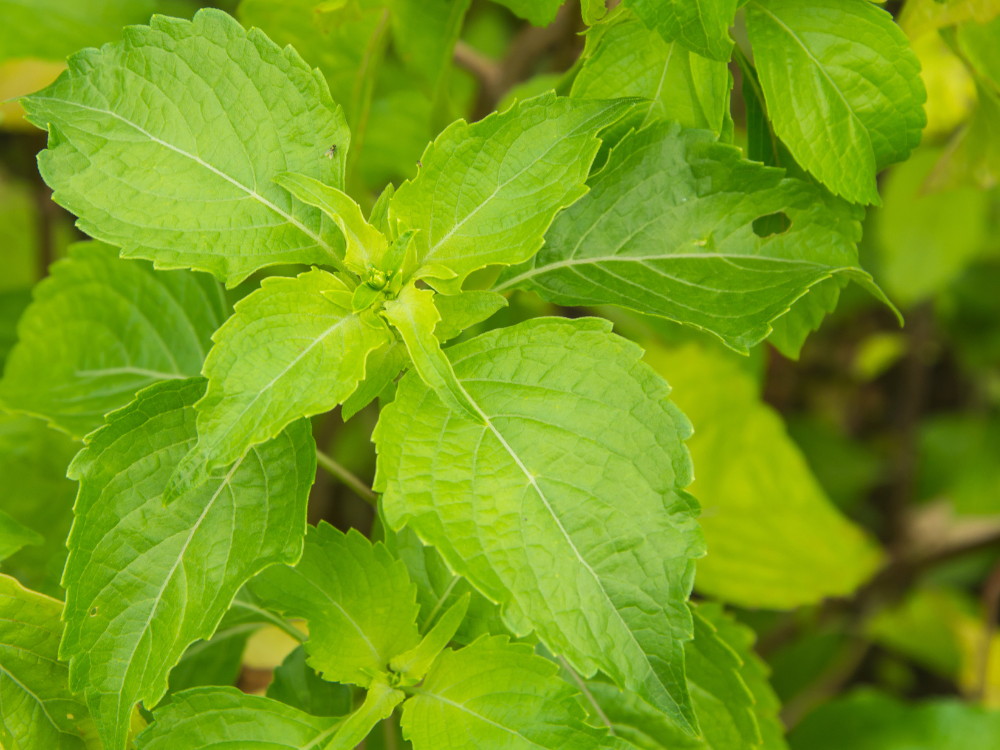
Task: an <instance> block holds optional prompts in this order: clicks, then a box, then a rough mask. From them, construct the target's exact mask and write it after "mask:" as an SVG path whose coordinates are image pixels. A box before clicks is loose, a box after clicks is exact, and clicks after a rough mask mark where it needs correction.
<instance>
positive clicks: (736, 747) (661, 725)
mask: <svg viewBox="0 0 1000 750" xmlns="http://www.w3.org/2000/svg"><path fill="white" fill-rule="evenodd" d="M693 612H694V640H692V641H689V642H688V644H687V647H686V649H685V651H686V654H687V665H686V667H687V669H686V672H687V682H688V688H689V689H690V691H691V699H692V702H693V704H694V708H695V711H696V712H697V714H698V719H699V721H700V723H701V725H702V738H701V739H693V738H691V737H687V736H685V734H684V733H683V732H681V731H680V729H679V728H678V727H677V725H676V724H674V723H673V722H672V721H670V720H669V719H668V718H667V717H666V716H664V715H663V714H661V713H660V712H659V711H657V710H656V709H654V708H653V707H652V706H650V705H649V704H648V703H646V702H645V701H643V700H642V699H641V698H639V697H638V696H637V695H635V694H634V693H628V692H621V691H619V690H618V689H617V688H615V686H614V685H610V684H608V683H607V682H604V681H592V682H590V683H588V684H587V690H588V691H589V693H590V694H591V696H592V697H593V699H594V700H595V701H596V702H597V705H598V706H600V708H601V711H602V712H603V714H604V716H605V717H606V718H607V719H608V720H609V721H610V722H611V726H612V727H613V729H614V732H615V734H616V735H617V736H619V737H622V738H623V739H625V740H628V741H629V742H630V743H632V744H633V745H635V746H636V747H637V748H640V749H641V750H660V749H661V748H664V749H667V748H669V749H670V750H674V748H691V749H692V750H694V749H695V748H697V749H698V750H751V748H755V747H757V746H758V745H759V744H760V741H761V737H760V732H759V731H758V728H757V722H756V719H755V717H754V714H753V710H752V707H753V704H754V698H753V696H752V695H751V693H750V691H749V690H748V688H747V686H746V684H745V683H744V681H743V679H742V678H741V676H740V668H741V667H742V665H743V662H742V660H741V659H740V658H739V657H738V656H737V653H736V651H735V650H734V649H733V648H732V647H731V646H730V645H729V644H728V643H727V642H726V641H724V640H723V639H722V638H721V636H720V635H719V634H718V633H717V631H716V627H715V625H714V624H713V623H712V621H710V620H709V619H706V617H705V616H704V615H703V614H702V613H701V611H700V608H697V609H694V610H693ZM592 718H593V719H595V721H594V723H597V718H598V717H592Z"/></svg>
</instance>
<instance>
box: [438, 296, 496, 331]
mask: <svg viewBox="0 0 1000 750" xmlns="http://www.w3.org/2000/svg"><path fill="white" fill-rule="evenodd" d="M434 306H435V307H437V309H438V312H439V313H440V314H441V320H439V321H438V322H437V325H435V326H434V335H435V336H436V337H437V338H438V339H439V340H440V341H442V342H443V341H450V340H451V339H453V338H455V337H456V336H458V334H460V333H461V332H462V331H464V330H465V329H466V328H471V327H472V326H474V325H476V323H482V322H483V321H484V320H487V319H489V318H490V317H492V316H493V314H494V313H496V312H497V311H499V310H502V309H503V308H505V307H507V300H506V299H504V297H503V296H502V295H499V294H497V293H496V292H484V291H478V290H473V291H469V292H462V293H461V294H454V295H444V294H438V295H436V296H435V297H434Z"/></svg>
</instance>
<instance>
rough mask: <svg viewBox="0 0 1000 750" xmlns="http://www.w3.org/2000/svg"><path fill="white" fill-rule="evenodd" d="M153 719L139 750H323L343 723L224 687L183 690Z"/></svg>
mask: <svg viewBox="0 0 1000 750" xmlns="http://www.w3.org/2000/svg"><path fill="white" fill-rule="evenodd" d="M153 716H154V717H155V719H156V721H154V722H153V724H152V725H151V726H150V727H149V728H148V729H146V730H145V731H144V732H143V733H142V734H140V735H139V736H138V737H137V738H136V747H137V748H138V750H176V749H177V748H198V750H231V749H235V748H244V747H257V748H265V747H266V748H267V750H326V748H328V747H330V742H331V740H332V738H333V735H334V733H335V732H336V731H337V729H338V728H339V727H340V726H341V723H342V721H343V719H341V718H324V717H318V716H310V715H309V714H305V713H303V712H302V711H299V710H298V709H295V708H292V707H290V706H286V705H285V704H284V703H279V702H278V701H275V700H271V699H270V698H261V697H259V696H256V695H247V694H246V693H243V692H241V691H239V690H237V689H236V688H225V687H208V688H195V689H193V690H185V691H184V692H182V693H178V694H177V695H175V696H174V699H173V701H172V702H171V703H170V704H169V705H167V706H164V707H163V708H160V709H157V710H156V711H155V712H154V714H153ZM264 743H266V744H264Z"/></svg>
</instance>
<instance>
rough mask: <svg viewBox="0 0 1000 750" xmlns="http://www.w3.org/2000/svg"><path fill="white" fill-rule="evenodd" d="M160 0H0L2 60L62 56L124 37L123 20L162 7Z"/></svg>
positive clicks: (140, 17) (142, 19)
mask: <svg viewBox="0 0 1000 750" xmlns="http://www.w3.org/2000/svg"><path fill="white" fill-rule="evenodd" d="M162 5H163V3H159V2H156V0H81V2H73V3H66V2H62V0H30V1H29V2H25V0H0V16H2V17H3V20H4V23H3V26H2V27H0V60H6V59H10V58H24V57H35V58H41V59H43V60H63V59H65V58H66V57H67V56H68V55H70V54H72V53H73V52H76V51H77V50H78V49H80V48H81V47H100V46H101V45H102V44H104V43H105V42H113V41H116V40H118V39H119V38H121V33H122V26H128V25H130V24H135V23H145V22H146V21H148V20H149V16H150V15H151V14H152V13H156V12H162V11H161V10H160V6H162Z"/></svg>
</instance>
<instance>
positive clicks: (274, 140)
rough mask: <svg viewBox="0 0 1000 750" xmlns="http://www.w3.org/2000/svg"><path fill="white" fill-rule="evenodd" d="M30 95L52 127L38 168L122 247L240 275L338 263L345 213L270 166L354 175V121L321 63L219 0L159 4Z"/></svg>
mask: <svg viewBox="0 0 1000 750" xmlns="http://www.w3.org/2000/svg"><path fill="white" fill-rule="evenodd" d="M136 102H142V106H141V107H137V106H136ZM22 104H23V105H24V108H25V110H26V111H27V113H28V115H27V117H28V120H29V121H30V122H32V123H33V124H35V125H37V126H38V127H40V128H42V129H48V130H49V132H50V139H49V143H50V148H49V149H48V150H47V151H45V152H43V153H42V154H41V155H40V157H39V169H40V171H41V173H42V176H43V177H44V178H45V180H46V182H48V184H49V185H50V187H52V188H53V190H54V191H55V192H54V194H53V198H54V200H55V201H56V202H58V203H59V204H60V205H62V206H65V207H66V208H67V209H69V210H70V211H72V212H73V213H74V214H76V215H77V216H78V217H80V218H79V220H78V222H77V223H78V225H79V226H80V228H81V229H83V230H84V231H85V232H86V233H87V234H89V235H91V236H93V237H95V238H97V239H101V240H104V241H106V242H109V243H110V244H112V245H117V246H119V247H121V248H122V254H123V255H124V256H127V257H138V258H147V259H150V260H153V261H155V263H156V265H157V266H159V267H162V268H181V267H186V268H194V269H198V270H204V271H210V272H212V273H214V274H215V275H216V276H218V277H219V278H220V279H223V280H225V281H226V283H227V284H229V285H235V284H236V283H238V282H240V281H242V280H243V279H244V278H246V277H247V276H248V275H249V274H250V273H252V272H253V271H255V270H257V269H259V268H264V267H265V266H272V265H275V264H279V263H326V264H333V265H338V264H339V263H340V258H341V257H342V256H343V243H342V242H341V241H340V235H339V233H337V232H336V230H335V229H334V225H333V224H332V223H330V222H329V221H328V220H324V219H323V217H322V215H321V213H320V212H319V211H318V210H317V209H315V208H313V207H311V206H306V205H303V204H302V203H301V202H299V201H297V200H295V199H293V198H292V197H291V196H290V195H289V194H288V193H287V191H285V190H284V189H283V188H281V187H279V186H278V185H276V184H275V183H274V182H273V181H272V179H271V178H272V177H274V176H275V175H276V174H278V173H280V172H298V173H301V174H304V175H308V176H311V177H316V178H319V179H322V180H324V181H326V182H329V183H331V184H333V185H335V186H337V187H343V182H344V171H343V170H344V160H345V158H346V154H347V151H348V147H349V143H350V132H349V131H348V130H347V125H346V123H345V121H344V116H343V114H342V112H341V111H340V109H339V107H337V105H336V104H335V103H334V102H333V100H332V99H331V98H330V94H329V91H328V89H327V87H326V83H325V82H324V81H323V78H322V76H321V75H320V74H319V73H317V72H315V71H313V70H311V69H310V68H309V67H308V66H307V65H306V64H305V63H304V62H303V60H302V58H301V57H299V55H298V53H296V52H295V51H294V50H292V49H290V48H285V49H280V48H279V47H278V46H277V45H276V44H274V43H273V42H271V41H270V40H269V39H268V38H267V37H266V36H264V34H263V33H261V32H260V31H259V30H256V29H255V30H253V31H250V32H247V31H244V29H243V28H242V27H241V26H240V25H239V24H238V23H236V21H234V20H233V19H232V18H230V17H229V16H228V15H226V14H225V13H223V12H221V11H218V10H214V9H208V10H202V11H200V12H199V13H198V14H197V15H196V16H195V19H194V21H193V22H190V21H183V20H179V19H174V18H166V17H163V16H155V17H154V18H153V20H152V22H151V25H150V26H137V27H133V28H131V29H130V30H129V32H128V34H127V35H126V38H125V40H124V41H123V42H121V43H120V44H116V45H112V46H106V47H104V48H102V49H99V50H98V49H87V50H83V51H82V52H79V53H77V54H76V55H74V56H73V57H72V58H70V62H69V70H68V72H66V73H64V74H63V75H62V76H60V77H59V79H58V80H57V81H56V82H55V83H54V84H52V85H51V86H49V87H48V88H46V89H44V90H43V91H40V92H38V93H37V94H33V95H31V96H29V97H27V98H25V99H23V100H22ZM331 144H336V146H337V149H336V154H335V155H333V158H327V157H326V156H325V154H326V152H327V151H328V149H330V146H331Z"/></svg>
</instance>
